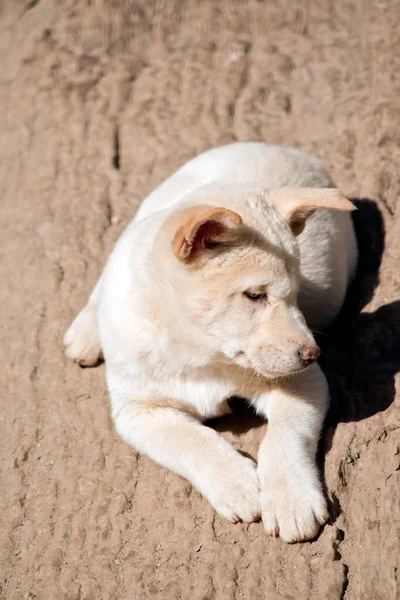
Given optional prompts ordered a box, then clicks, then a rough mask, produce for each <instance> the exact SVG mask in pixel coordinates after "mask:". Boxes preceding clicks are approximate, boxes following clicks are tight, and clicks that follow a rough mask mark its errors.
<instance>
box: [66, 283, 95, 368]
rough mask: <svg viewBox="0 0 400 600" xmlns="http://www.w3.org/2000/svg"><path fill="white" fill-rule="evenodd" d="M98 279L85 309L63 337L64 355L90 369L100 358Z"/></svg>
mask: <svg viewBox="0 0 400 600" xmlns="http://www.w3.org/2000/svg"><path fill="white" fill-rule="evenodd" d="M101 285H102V278H101V277H100V279H99V281H98V282H97V284H96V286H95V288H94V290H93V292H92V293H91V295H90V298H89V301H88V303H87V305H86V306H85V308H84V309H83V310H81V312H80V313H79V314H78V315H77V316H76V317H75V319H74V321H73V322H72V324H71V325H70V327H69V328H68V330H67V332H66V334H65V336H64V346H65V354H66V355H67V356H68V358H71V359H72V360H74V361H76V362H78V363H79V364H81V365H83V366H85V367H91V366H93V365H95V364H96V363H97V361H98V360H99V358H101V355H102V353H101V347H100V340H99V334H98V331H97V309H98V306H99V302H100V295H101Z"/></svg>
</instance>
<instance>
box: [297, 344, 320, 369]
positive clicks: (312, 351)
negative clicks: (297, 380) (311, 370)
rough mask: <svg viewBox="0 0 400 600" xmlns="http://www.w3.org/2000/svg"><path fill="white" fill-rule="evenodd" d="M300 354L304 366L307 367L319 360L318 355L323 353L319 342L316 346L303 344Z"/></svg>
mask: <svg viewBox="0 0 400 600" xmlns="http://www.w3.org/2000/svg"><path fill="white" fill-rule="evenodd" d="M299 354H300V358H301V360H302V361H303V364H304V366H305V367H306V366H308V365H311V364H312V363H313V362H315V361H316V360H317V358H318V356H319V355H320V354H321V350H320V349H319V347H318V346H317V344H315V345H314V346H302V347H301V348H300V350H299Z"/></svg>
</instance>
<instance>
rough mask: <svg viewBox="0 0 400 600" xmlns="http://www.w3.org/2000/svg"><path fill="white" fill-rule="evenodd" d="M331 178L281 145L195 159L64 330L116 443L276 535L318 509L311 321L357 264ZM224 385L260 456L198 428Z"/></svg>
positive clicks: (156, 197) (301, 526)
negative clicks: (247, 408)
mask: <svg viewBox="0 0 400 600" xmlns="http://www.w3.org/2000/svg"><path fill="white" fill-rule="evenodd" d="M332 186H333V184H332V181H331V179H330V178H329V176H328V175H327V174H326V173H325V172H324V170H323V168H322V166H321V164H320V163H319V162H318V161H317V160H316V159H314V158H311V157H309V156H307V155H305V154H303V153H301V152H299V151H297V150H293V149H287V148H280V147H274V146H267V145H265V144H262V143H238V144H233V145H229V146H224V147H221V148H217V149H214V150H210V151H208V152H206V153H204V154H201V155H200V156H198V157H197V158H195V159H193V160H191V161H190V162H188V163H187V164H186V165H184V166H183V167H182V168H181V169H179V170H178V171H177V172H176V173H175V174H174V175H172V176H171V177H170V178H169V179H167V180H166V181H164V182H163V183H162V184H161V185H160V186H159V187H158V188H157V189H156V190H155V191H154V192H153V193H152V194H150V196H148V197H147V198H146V200H145V201H144V202H143V204H142V205H141V207H140V209H139V211H138V213H137V215H136V217H135V219H134V220H133V222H132V223H131V224H130V225H129V227H128V228H127V229H126V231H125V232H124V234H123V235H122V236H121V238H120V239H119V241H118V242H117V244H116V246H115V248H114V250H113V252H112V253H111V256H110V258H109V260H108V263H107V265H106V267H105V269H104V271H103V274H102V276H101V278H100V280H99V282H98V283H97V285H96V287H95V288H94V291H93V293H92V295H91V296H90V298H89V302H88V304H87V306H86V308H84V309H83V311H82V312H81V313H80V314H79V315H78V316H77V317H76V319H75V320H74V322H73V323H72V325H71V326H70V328H69V329H68V331H67V333H66V335H65V339H64V343H65V346H66V354H67V356H68V357H70V358H72V359H73V360H75V361H78V362H79V363H81V364H82V365H93V364H95V363H96V361H97V360H98V359H99V357H100V356H101V353H103V355H104V358H105V361H106V377H107V385H108V389H109V393H110V396H111V404H112V414H113V418H114V421H115V425H116V429H117V431H118V432H119V434H120V435H121V436H122V437H123V438H124V439H125V440H126V441H127V442H128V443H129V444H131V445H132V446H134V447H135V448H136V449H137V450H138V451H139V452H141V453H143V454H146V455H147V456H149V457H150V458H152V459H153V460H155V461H156V462H157V463H159V464H160V465H163V466H165V467H167V468H169V469H171V470H173V471H175V473H178V474H179V475H181V476H183V477H186V478H187V479H188V480H189V481H190V482H191V483H192V484H193V485H194V486H195V487H196V488H197V489H198V490H199V492H200V493H201V494H202V495H203V496H204V497H205V498H207V499H208V500H209V502H210V503H211V504H212V506H213V507H214V508H215V510H216V511H217V512H218V513H219V514H220V515H222V516H224V517H226V518H227V519H229V520H230V521H232V522H236V521H239V520H240V521H245V522H250V521H254V520H257V519H259V517H260V516H262V520H263V523H264V527H265V530H266V532H267V533H269V534H271V535H275V536H276V535H280V536H281V538H282V539H283V540H285V541H286V542H296V541H301V540H308V539H312V538H313V537H315V535H316V534H317V532H318V530H319V528H320V526H321V525H323V524H324V523H325V522H326V520H327V518H328V512H327V505H326V500H325V498H324V495H323V493H322V488H321V481H320V478H319V474H318V470H317V467H316V463H315V454H316V449H317V444H318V439H319V436H320V431H321V426H322V423H323V420H324V416H325V412H326V409H327V404H328V389H327V384H326V380H325V377H324V375H323V374H322V372H321V369H320V368H319V366H318V364H317V363H316V360H317V358H318V355H319V348H318V346H317V344H316V343H315V340H314V338H313V335H312V333H311V331H310V329H309V327H313V326H319V327H321V326H324V325H327V324H328V323H329V322H330V321H331V320H332V319H333V318H334V317H335V315H336V314H337V313H338V312H339V310H340V308H341V305H342V303H343V300H344V297H345V293H346V288H347V286H348V283H349V281H350V280H351V278H352V276H353V273H354V270H355V266H356V260H357V248H356V241H355V236H354V231H353V227H352V222H351V219H350V215H349V214H348V211H351V210H353V209H354V206H353V204H352V203H351V202H349V201H348V200H346V199H345V198H344V197H343V196H342V195H341V193H340V192H339V191H338V190H336V189H331V188H332ZM234 395H238V396H241V397H244V398H246V399H247V400H248V401H249V402H250V403H251V404H252V405H253V406H254V408H255V410H256V411H257V413H259V414H260V415H263V416H264V417H265V418H266V419H268V423H269V424H268V432H267V435H266V437H265V438H264V440H263V442H262V444H261V447H260V450H259V455H258V466H256V465H255V464H253V462H252V461H251V460H249V459H248V458H245V457H243V456H242V455H241V454H239V453H238V452H237V451H236V450H234V448H233V447H232V446H231V445H230V444H229V443H228V442H226V441H225V440H224V439H223V438H222V437H220V435H219V434H218V433H217V432H216V431H214V430H213V429H210V428H208V427H205V426H203V425H202V421H204V420H205V419H209V418H211V417H217V416H220V415H223V414H225V413H226V412H228V411H229V407H228V404H227V400H228V399H229V398H230V397H231V396H234Z"/></svg>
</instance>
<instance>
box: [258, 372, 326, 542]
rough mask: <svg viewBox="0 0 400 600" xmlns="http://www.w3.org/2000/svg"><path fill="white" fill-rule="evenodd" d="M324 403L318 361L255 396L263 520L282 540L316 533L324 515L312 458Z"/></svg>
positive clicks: (268, 530)
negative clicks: (264, 421) (262, 425)
mask: <svg viewBox="0 0 400 600" xmlns="http://www.w3.org/2000/svg"><path fill="white" fill-rule="evenodd" d="M327 404H328V389H327V383H326V380H325V376H324V375H323V373H322V371H321V369H320V368H319V366H318V365H317V364H315V365H313V366H312V367H311V368H310V369H309V370H307V371H305V372H303V373H300V374H299V375H296V376H295V377H293V378H292V379H290V380H289V381H286V382H283V383H280V385H279V387H276V388H271V389H270V390H268V391H265V392H261V393H260V395H259V397H258V399H257V400H256V401H255V406H256V408H257V411H258V412H259V413H261V414H263V415H264V416H266V417H267V418H268V431H267V434H266V436H265V438H264V440H263V442H262V443H261V446H260V450H259V455H258V476H259V480H260V486H261V508H262V519H263V522H264V527H265V530H266V531H267V533H269V534H271V535H278V534H279V535H280V537H281V538H282V539H283V540H284V541H286V542H298V541H302V540H309V539H312V538H314V537H315V536H316V535H317V533H318V530H319V529H320V527H321V525H323V524H324V523H325V522H326V521H327V519H328V511H327V506H326V500H325V498H324V495H323V493H322V486H321V482H320V478H319V473H318V469H317V466H316V463H315V454H316V450H317V445H318V441H319V437H320V431H321V427H322V423H323V420H324V416H325V412H326V408H327Z"/></svg>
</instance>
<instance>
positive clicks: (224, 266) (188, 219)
mask: <svg viewBox="0 0 400 600" xmlns="http://www.w3.org/2000/svg"><path fill="white" fill-rule="evenodd" d="M229 194H231V195H233V196H235V198H236V200H235V198H233V197H231V198H230V201H229V202H227V201H226V197H227V195H229ZM243 194H244V196H243ZM240 195H241V198H239V196H240ZM198 196H199V197H198V198H196V196H194V197H192V198H191V201H190V203H189V204H188V205H186V206H183V207H181V208H180V209H179V210H178V211H175V212H174V213H173V215H172V217H171V218H170V219H169V221H168V223H167V224H166V228H165V232H166V239H167V241H168V244H167V245H164V244H163V246H164V247H163V249H162V254H163V256H162V261H163V263H164V265H165V260H167V262H168V270H169V279H170V281H171V282H172V283H173V295H174V300H173V301H174V302H175V307H172V306H170V310H175V311H180V314H181V315H182V331H180V332H179V333H180V335H181V336H182V338H183V339H184V342H185V343H186V344H187V349H188V352H190V342H191V339H190V336H193V335H196V334H194V331H195V330H197V331H198V335H199V336H201V337H202V336H205V337H207V339H208V340H209V342H211V344H213V345H214V347H215V349H216V350H217V351H219V352H220V353H222V354H223V355H224V357H225V358H227V359H229V360H230V361H232V362H234V363H236V364H238V365H240V366H243V367H245V368H252V369H254V370H255V371H256V372H258V373H260V374H261V375H263V376H265V377H267V378H269V379H274V378H278V377H283V376H287V375H290V374H294V373H296V372H299V371H301V370H303V369H305V368H307V367H308V366H309V365H310V364H311V363H312V362H314V361H315V360H316V359H317V358H318V355H319V348H318V346H317V345H316V343H315V340H314V337H313V335H312V333H311V331H310V330H309V328H308V327H307V325H306V323H305V320H304V317H303V315H302V313H301V312H300V310H299V309H298V307H297V301H296V300H297V292H298V287H299V278H300V273H299V249H298V244H297V241H296V236H297V235H299V234H300V233H301V232H302V231H303V229H304V226H305V222H306V220H307V218H308V217H309V216H310V215H311V214H312V213H313V212H314V211H315V210H316V209H317V208H319V207H324V208H331V209H336V210H346V211H348V210H353V208H354V207H353V205H352V204H351V202H349V201H348V200H346V199H345V198H344V197H343V196H342V195H341V194H340V192H339V191H338V190H334V189H313V188H302V189H295V188H293V189H291V188H283V189H280V190H275V191H274V190H267V191H265V190H256V189H252V190H250V191H249V190H245V191H244V190H239V192H238V191H237V189H236V190H230V189H229V187H226V188H224V189H219V190H218V192H217V199H216V194H215V190H213V189H212V188H209V189H207V188H204V189H203V191H202V192H201V194H199V195H198ZM223 198H225V202H224V201H223ZM218 199H219V200H220V202H221V205H220V206H218ZM207 200H208V201H207ZM197 202H198V203H197ZM224 204H225V206H226V205H228V206H231V207H232V206H233V207H234V208H235V210H230V209H228V208H224ZM236 209H237V210H236ZM165 232H164V233H165ZM160 258H161V257H160ZM188 319H189V320H190V322H191V323H192V324H193V325H194V326H195V327H194V328H190V330H187V331H185V322H186V323H187V322H188ZM177 322H178V323H179V319H178V321H177V319H174V323H175V326H176V323H177ZM186 337H187V338H188V339H186ZM197 341H198V340H196V342H197Z"/></svg>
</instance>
